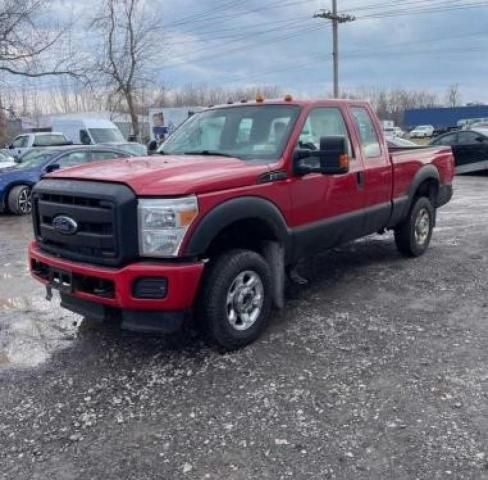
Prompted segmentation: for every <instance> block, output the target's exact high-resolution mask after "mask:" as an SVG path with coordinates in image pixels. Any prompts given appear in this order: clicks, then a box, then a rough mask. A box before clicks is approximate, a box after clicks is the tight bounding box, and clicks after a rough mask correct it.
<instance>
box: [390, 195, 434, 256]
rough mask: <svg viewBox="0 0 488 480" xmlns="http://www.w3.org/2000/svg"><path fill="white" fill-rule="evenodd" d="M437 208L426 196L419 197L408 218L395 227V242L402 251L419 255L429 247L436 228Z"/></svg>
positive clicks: (408, 254) (406, 253)
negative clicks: (435, 208)
mask: <svg viewBox="0 0 488 480" xmlns="http://www.w3.org/2000/svg"><path fill="white" fill-rule="evenodd" d="M434 218H435V210H434V207H433V206H432V203H431V202H430V200H429V199H428V198H426V197H421V198H418V199H417V201H416V202H415V203H414V205H413V207H412V209H411V210H410V213H409V215H408V217H407V219H406V220H405V221H404V222H403V223H402V224H401V225H400V226H399V227H397V228H396V229H395V242H396V246H397V248H398V250H399V251H400V253H402V254H403V255H405V256H407V257H419V256H420V255H422V254H423V253H425V251H426V250H427V248H428V247H429V244H430V240H431V238H432V231H433V229H434Z"/></svg>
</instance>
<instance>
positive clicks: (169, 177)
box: [47, 155, 269, 196]
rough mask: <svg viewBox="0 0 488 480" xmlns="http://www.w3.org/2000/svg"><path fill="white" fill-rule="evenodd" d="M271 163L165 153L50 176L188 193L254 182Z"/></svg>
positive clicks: (150, 192) (141, 191) (140, 192)
mask: <svg viewBox="0 0 488 480" xmlns="http://www.w3.org/2000/svg"><path fill="white" fill-rule="evenodd" d="M268 171H269V167H268V164H265V163H263V162H259V163H257V162H255V161H243V160H239V159H237V158H228V157H219V156H210V155H208V156H207V155H205V156H203V155H184V156H183V155H175V156H172V155H165V156H153V157H140V158H127V159H117V160H108V161H107V160H105V161H102V162H95V163H90V164H85V165H82V166H79V167H73V168H66V169H63V170H61V171H58V172H55V173H53V174H51V175H48V176H47V177H49V178H69V179H70V180H92V181H101V182H116V183H124V184H126V185H128V186H129V187H130V188H131V189H132V190H134V192H135V193H136V194H137V195H142V196H144V195H158V196H166V195H186V194H190V193H205V192H209V191H217V190H224V189H231V188H238V187H243V186H246V185H253V184H255V183H256V180H257V178H258V177H259V175H261V174H263V173H265V172H268Z"/></svg>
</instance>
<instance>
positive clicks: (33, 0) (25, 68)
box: [0, 0, 79, 78]
mask: <svg viewBox="0 0 488 480" xmlns="http://www.w3.org/2000/svg"><path fill="white" fill-rule="evenodd" d="M49 5H50V0H2V1H1V2H0V72H4V73H6V74H11V75H20V76H23V77H34V78H35V77H45V76H49V75H71V76H78V74H79V72H78V67H77V65H78V62H77V61H76V60H75V59H74V58H73V56H72V55H71V53H68V52H65V49H62V48H60V47H59V45H60V41H61V39H62V37H63V36H64V35H65V34H66V33H67V31H68V30H69V26H65V27H64V28H61V27H59V26H53V25H52V24H50V25H49V26H48V25H43V22H42V19H41V16H42V14H43V13H47V12H48V9H49ZM55 49H56V51H54V50H55Z"/></svg>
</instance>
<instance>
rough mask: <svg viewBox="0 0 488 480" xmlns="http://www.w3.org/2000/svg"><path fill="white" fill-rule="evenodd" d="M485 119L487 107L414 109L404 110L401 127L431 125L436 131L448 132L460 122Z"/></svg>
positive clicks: (487, 112) (487, 113) (487, 114)
mask: <svg viewBox="0 0 488 480" xmlns="http://www.w3.org/2000/svg"><path fill="white" fill-rule="evenodd" d="M487 117H488V105H471V106H465V107H452V108H449V107H434V108H416V109H412V110H405V113H404V115H403V126H404V127H406V128H410V129H411V128H414V127H416V126H418V125H433V126H434V128H435V129H436V130H448V129H450V128H454V127H456V126H458V122H459V121H461V120H469V119H471V118H487Z"/></svg>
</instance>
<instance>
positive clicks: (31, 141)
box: [9, 132, 71, 157]
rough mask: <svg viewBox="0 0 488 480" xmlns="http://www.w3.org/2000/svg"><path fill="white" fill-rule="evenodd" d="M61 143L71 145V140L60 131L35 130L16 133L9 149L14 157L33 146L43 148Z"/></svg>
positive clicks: (61, 144) (60, 144)
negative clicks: (33, 131)
mask: <svg viewBox="0 0 488 480" xmlns="http://www.w3.org/2000/svg"><path fill="white" fill-rule="evenodd" d="M63 145H71V142H70V141H69V140H68V139H67V138H66V137H65V136H64V135H63V134H62V133H61V132H35V133H23V134H21V135H17V136H16V137H15V139H14V141H13V142H12V144H11V145H10V147H9V149H10V151H11V152H12V155H13V156H14V157H20V156H21V155H22V154H23V153H25V152H26V151H27V150H30V149H31V148H34V147H41V148H45V147H59V146H63Z"/></svg>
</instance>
